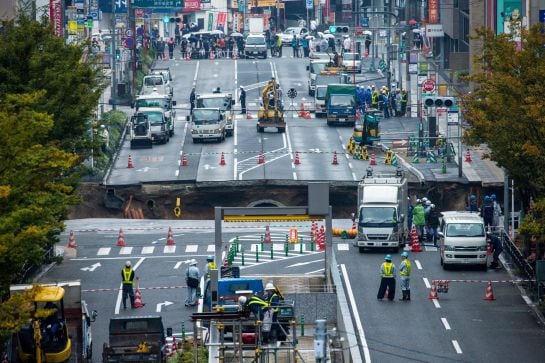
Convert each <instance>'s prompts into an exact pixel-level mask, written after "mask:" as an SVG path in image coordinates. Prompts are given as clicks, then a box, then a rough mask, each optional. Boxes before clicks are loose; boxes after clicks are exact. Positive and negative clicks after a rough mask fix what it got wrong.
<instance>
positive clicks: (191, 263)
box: [189, 259, 197, 266]
mask: <svg viewBox="0 0 545 363" xmlns="http://www.w3.org/2000/svg"><path fill="white" fill-rule="evenodd" d="M196 264H197V260H196V259H192V260H191V262H189V265H190V266H195V265H196Z"/></svg>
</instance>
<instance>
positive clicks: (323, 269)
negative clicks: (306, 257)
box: [305, 268, 325, 275]
mask: <svg viewBox="0 0 545 363" xmlns="http://www.w3.org/2000/svg"><path fill="white" fill-rule="evenodd" d="M324 271H325V268H321V269H319V270H315V271H310V272H305V275H312V274H317V273H318V272H324Z"/></svg>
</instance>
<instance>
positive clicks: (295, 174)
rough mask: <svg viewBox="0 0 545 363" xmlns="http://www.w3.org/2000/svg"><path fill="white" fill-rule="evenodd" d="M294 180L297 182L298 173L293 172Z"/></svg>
mask: <svg viewBox="0 0 545 363" xmlns="http://www.w3.org/2000/svg"><path fill="white" fill-rule="evenodd" d="M293 180H297V173H296V172H293Z"/></svg>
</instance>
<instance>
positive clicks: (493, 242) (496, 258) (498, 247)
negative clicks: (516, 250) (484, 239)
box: [487, 232, 503, 268]
mask: <svg viewBox="0 0 545 363" xmlns="http://www.w3.org/2000/svg"><path fill="white" fill-rule="evenodd" d="M487 235H488V238H489V243H490V249H491V250H492V262H491V263H490V268H499V267H500V254H501V253H502V251H503V245H502V243H501V240H500V238H499V237H498V236H496V235H495V234H493V233H490V232H488V233H487Z"/></svg>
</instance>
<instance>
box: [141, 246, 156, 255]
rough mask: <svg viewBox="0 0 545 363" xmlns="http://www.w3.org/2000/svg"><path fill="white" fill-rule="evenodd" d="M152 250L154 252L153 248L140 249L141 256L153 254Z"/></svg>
mask: <svg viewBox="0 0 545 363" xmlns="http://www.w3.org/2000/svg"><path fill="white" fill-rule="evenodd" d="M153 250H155V246H146V247H142V254H143V255H149V254H152V253H153Z"/></svg>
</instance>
